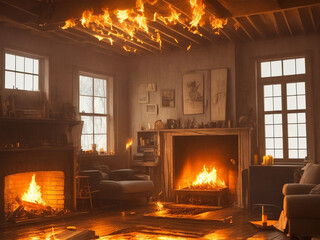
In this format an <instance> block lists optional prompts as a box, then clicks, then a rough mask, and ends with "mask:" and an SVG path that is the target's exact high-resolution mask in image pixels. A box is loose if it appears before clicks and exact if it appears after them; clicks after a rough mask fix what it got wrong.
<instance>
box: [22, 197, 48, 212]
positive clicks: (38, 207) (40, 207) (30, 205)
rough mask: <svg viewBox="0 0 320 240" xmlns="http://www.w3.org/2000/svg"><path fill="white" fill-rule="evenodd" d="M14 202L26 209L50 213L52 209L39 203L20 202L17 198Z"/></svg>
mask: <svg viewBox="0 0 320 240" xmlns="http://www.w3.org/2000/svg"><path fill="white" fill-rule="evenodd" d="M16 202H17V203H19V204H20V205H21V206H24V207H26V208H30V209H33V210H45V211H51V210H52V208H51V207H50V206H44V205H42V204H39V203H33V202H27V201H23V200H21V199H20V198H19V197H16Z"/></svg>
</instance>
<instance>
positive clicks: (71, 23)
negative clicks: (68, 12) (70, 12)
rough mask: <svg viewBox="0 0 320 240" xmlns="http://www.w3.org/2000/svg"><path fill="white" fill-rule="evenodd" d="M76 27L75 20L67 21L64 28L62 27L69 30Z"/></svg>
mask: <svg viewBox="0 0 320 240" xmlns="http://www.w3.org/2000/svg"><path fill="white" fill-rule="evenodd" d="M75 25H76V20H74V19H69V20H67V21H65V24H64V26H63V27H61V28H62V29H68V28H71V27H74V26H75Z"/></svg>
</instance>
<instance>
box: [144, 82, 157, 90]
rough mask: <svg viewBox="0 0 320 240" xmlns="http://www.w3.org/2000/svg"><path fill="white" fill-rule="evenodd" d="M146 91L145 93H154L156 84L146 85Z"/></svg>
mask: <svg viewBox="0 0 320 240" xmlns="http://www.w3.org/2000/svg"><path fill="white" fill-rule="evenodd" d="M146 90H147V92H156V91H157V84H156V83H148V84H147V89H146Z"/></svg>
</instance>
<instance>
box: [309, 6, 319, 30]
mask: <svg viewBox="0 0 320 240" xmlns="http://www.w3.org/2000/svg"><path fill="white" fill-rule="evenodd" d="M308 12H309V15H310V18H311V22H312V26H313V29H314V31H315V32H316V33H317V32H318V28H317V25H316V22H315V21H314V16H313V13H312V9H311V7H308Z"/></svg>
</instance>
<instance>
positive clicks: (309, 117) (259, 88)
mask: <svg viewBox="0 0 320 240" xmlns="http://www.w3.org/2000/svg"><path fill="white" fill-rule="evenodd" d="M300 57H304V58H305V64H306V65H305V67H306V73H305V74H303V75H301V74H299V75H289V76H280V77H263V78H262V77H261V69H260V63H261V62H264V61H275V60H285V59H292V58H300ZM301 76H303V78H304V80H305V81H304V82H305V84H306V85H305V86H306V106H307V108H306V124H307V129H306V130H307V157H308V160H310V161H314V159H315V151H314V120H313V118H314V116H313V115H314V114H313V104H312V103H313V101H312V99H313V97H312V80H313V79H312V62H311V56H310V54H309V53H297V54H292V53H291V54H282V55H277V56H268V57H263V58H257V59H256V96H257V98H256V99H257V102H256V105H257V116H258V121H257V132H258V139H257V143H258V149H259V154H260V156H263V155H265V135H264V134H265V133H264V129H265V124H264V101H263V85H264V84H266V83H267V84H279V83H282V82H283V81H282V82H281V81H280V79H283V78H285V79H289V78H290V81H285V83H283V84H286V83H288V82H299V81H301ZM283 91H284V90H283V89H282V96H283ZM285 111H286V110H285ZM281 112H283V110H282V111H281ZM285 128H287V126H286V125H284V123H283V131H287V129H285ZM287 144H288V138H287V135H285V134H284V135H283V150H284V151H287V150H288V147H287V146H288V145H287ZM286 156H288V155H287V153H286V154H285V152H284V158H283V160H275V164H280V165H283V164H301V163H302V162H301V160H300V159H297V160H294V159H291V160H289V159H288V158H286Z"/></svg>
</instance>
